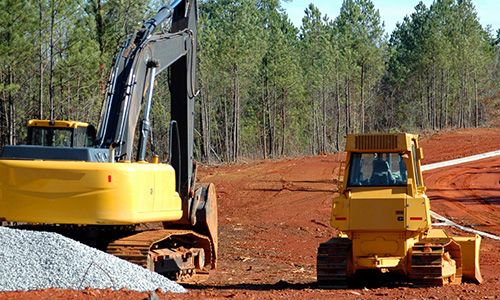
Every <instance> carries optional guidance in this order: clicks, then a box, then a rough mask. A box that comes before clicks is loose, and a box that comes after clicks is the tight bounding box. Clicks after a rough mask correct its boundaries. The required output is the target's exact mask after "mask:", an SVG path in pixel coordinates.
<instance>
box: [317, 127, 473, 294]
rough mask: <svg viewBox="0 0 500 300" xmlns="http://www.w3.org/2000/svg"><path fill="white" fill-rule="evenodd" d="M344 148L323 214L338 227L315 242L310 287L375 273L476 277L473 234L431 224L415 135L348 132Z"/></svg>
mask: <svg viewBox="0 0 500 300" xmlns="http://www.w3.org/2000/svg"><path fill="white" fill-rule="evenodd" d="M346 152H347V157H346V165H345V172H344V177H343V182H342V183H341V184H339V196H338V197H336V198H335V199H334V200H333V207H332V214H331V226H332V227H334V228H336V229H338V230H339V235H338V236H337V237H334V238H332V239H330V240H329V241H327V242H325V243H322V244H320V246H319V248H318V254H317V281H318V287H320V288H347V287H349V286H350V285H351V284H355V283H356V282H357V281H359V279H360V278H363V277H362V275H363V274H365V275H366V274H369V275H372V277H378V276H377V275H376V274H377V273H378V274H380V273H388V274H391V275H395V277H396V278H398V281H399V282H401V280H402V278H406V279H405V280H407V282H409V283H411V284H413V286H433V285H435V286H442V285H447V284H459V283H460V282H461V281H462V280H464V281H469V282H475V283H482V282H483V279H482V277H481V273H480V270H479V247H480V242H481V237H480V236H479V235H476V236H472V237H455V236H449V235H448V234H447V233H446V232H445V231H443V230H442V229H436V228H433V227H432V222H431V221H432V220H431V216H430V204H429V198H428V197H427V196H426V195H425V190H426V188H425V186H424V182H423V177H422V172H421V169H420V167H421V165H420V162H421V160H422V158H423V152H422V148H420V147H419V145H418V136H417V135H413V134H407V133H399V134H353V135H348V136H347V141H346ZM339 177H340V175H339ZM339 181H340V180H339ZM374 273H375V276H373V275H374ZM386 278H391V277H389V276H387V277H386ZM392 278H394V277H392Z"/></svg>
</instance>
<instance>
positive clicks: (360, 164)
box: [347, 153, 408, 187]
mask: <svg viewBox="0 0 500 300" xmlns="http://www.w3.org/2000/svg"><path fill="white" fill-rule="evenodd" d="M407 178H408V173H407V171H406V163H405V161H404V159H403V157H402V154H400V153H352V154H351V162H350V168H349V178H348V182H347V186H349V187H356V186H406V184H407Z"/></svg>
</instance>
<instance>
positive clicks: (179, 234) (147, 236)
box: [106, 229, 213, 283]
mask: <svg viewBox="0 0 500 300" xmlns="http://www.w3.org/2000/svg"><path fill="white" fill-rule="evenodd" d="M160 243H162V244H163V245H161V244H160ZM177 244H180V245H177ZM185 245H189V246H191V247H196V248H203V249H204V251H205V253H206V254H205V255H207V262H209V263H211V262H212V259H213V255H212V246H211V242H210V239H209V238H208V237H206V236H203V235H201V234H198V233H196V232H194V231H192V230H168V229H164V230H151V231H142V232H139V233H136V234H133V235H130V236H126V237H124V238H121V239H117V240H115V241H112V242H111V243H109V245H108V248H107V251H106V252H107V253H109V254H112V255H115V256H118V257H120V258H122V259H125V260H127V261H129V262H132V263H134V264H137V265H140V266H142V267H144V268H147V269H149V270H151V271H155V270H154V261H153V260H154V259H153V257H154V256H155V254H154V253H153V251H154V250H161V249H162V247H164V248H167V249H172V250H176V251H187V249H185V248H186V246H185ZM176 247H177V248H176ZM212 263H213V262H212ZM163 275H165V276H167V277H169V278H171V279H174V280H177V281H180V282H185V283H200V282H203V281H205V280H206V279H207V278H208V269H205V268H201V269H199V268H196V269H195V268H193V269H186V270H179V271H177V272H171V273H167V274H163Z"/></svg>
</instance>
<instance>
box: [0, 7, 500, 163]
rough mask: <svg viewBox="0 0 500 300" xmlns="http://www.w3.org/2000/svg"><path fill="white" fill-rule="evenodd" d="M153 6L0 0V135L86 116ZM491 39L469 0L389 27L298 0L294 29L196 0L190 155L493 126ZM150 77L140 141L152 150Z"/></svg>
mask: <svg viewBox="0 0 500 300" xmlns="http://www.w3.org/2000/svg"><path fill="white" fill-rule="evenodd" d="M163 4H164V3H162V2H160V1H158V0H149V1H137V0H107V1H106V0H0V147H3V145H6V144H19V143H24V141H25V138H26V123H27V120H29V119H31V118H39V119H49V118H50V119H54V118H55V119H66V120H78V121H85V122H91V123H94V124H98V122H99V117H100V110H101V105H102V102H103V99H104V98H105V95H106V87H107V82H108V77H109V73H110V71H111V67H112V64H113V57H114V56H115V55H116V54H117V52H118V50H119V48H120V46H121V44H122V43H123V42H124V41H125V40H126V39H127V37H128V36H129V35H130V34H131V33H133V31H134V30H135V29H138V28H139V27H140V26H141V25H142V22H141V21H142V20H146V19H147V18H149V17H151V16H152V15H153V14H154V13H155V12H156V11H157V10H158V8H159V7H161V6H162V5H163ZM164 30H168V26H166V27H165V28H164ZM499 42H500V30H497V31H496V32H494V31H493V30H492V28H491V27H485V28H484V27H482V25H481V24H480V23H479V20H478V16H477V13H476V10H475V7H474V4H473V1H470V0H435V1H434V2H433V4H432V5H430V6H429V7H427V6H426V5H424V4H423V3H419V4H417V5H416V6H415V8H414V12H413V13H412V14H411V15H408V16H402V20H401V22H400V23H398V24H397V25H396V28H395V30H394V31H393V32H392V33H390V34H386V33H385V32H384V25H383V23H382V21H381V18H380V14H379V12H378V10H377V8H376V7H375V6H374V5H373V3H372V2H371V1H370V0H344V1H343V4H342V7H341V9H340V14H339V15H338V16H337V17H335V18H333V19H330V18H328V17H326V16H324V15H322V13H321V12H320V11H319V9H318V8H317V7H315V6H314V5H313V4H311V5H309V6H308V8H307V9H306V10H305V11H304V17H303V19H302V25H301V26H300V28H296V27H294V25H293V24H292V23H291V21H290V20H289V18H288V16H287V14H286V13H285V11H284V10H283V8H282V7H281V5H280V1H279V0H230V1H229V0H199V26H198V89H199V90H200V93H199V96H198V98H197V107H196V129H195V133H196V145H195V154H196V158H197V159H198V160H200V161H202V162H205V163H213V162H235V161H238V160H240V159H241V158H243V157H244V158H277V157H283V156H296V155H311V154H318V153H331V152H335V151H341V150H342V148H343V138H344V136H345V135H346V134H348V133H369V132H397V131H410V132H416V133H418V132H423V131H429V130H440V129H454V128H463V127H479V126H491V125H495V124H494V123H493V122H492V119H493V117H494V115H495V113H496V110H497V109H498V108H499V107H500V104H499V101H498V100H499V96H500V93H499V89H498V88H499V87H498V81H499V77H500V72H499V71H500V70H499V65H498V62H499V59H500V47H499ZM165 73H167V72H165ZM161 75H162V76H159V77H158V78H157V81H156V92H155V101H154V104H153V109H152V116H151V121H152V130H153V132H152V139H151V143H152V145H153V146H154V147H152V149H155V151H156V152H157V153H158V154H159V155H161V156H166V155H168V153H166V152H165V151H166V149H168V147H166V145H167V143H168V128H169V122H170V120H169V110H170V108H169V101H167V100H166V99H168V76H167V74H161ZM485 138H486V137H485Z"/></svg>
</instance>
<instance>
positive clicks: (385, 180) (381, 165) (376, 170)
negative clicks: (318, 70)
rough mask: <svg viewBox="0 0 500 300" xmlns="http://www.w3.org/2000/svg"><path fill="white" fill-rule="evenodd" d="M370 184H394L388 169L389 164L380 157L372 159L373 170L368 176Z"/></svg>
mask: <svg viewBox="0 0 500 300" xmlns="http://www.w3.org/2000/svg"><path fill="white" fill-rule="evenodd" d="M370 184H371V185H374V186H377V185H382V186H384V185H391V184H394V178H393V176H392V174H391V171H390V169H389V164H388V163H387V162H386V161H385V160H382V159H377V160H374V161H373V172H372V177H371V178H370Z"/></svg>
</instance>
